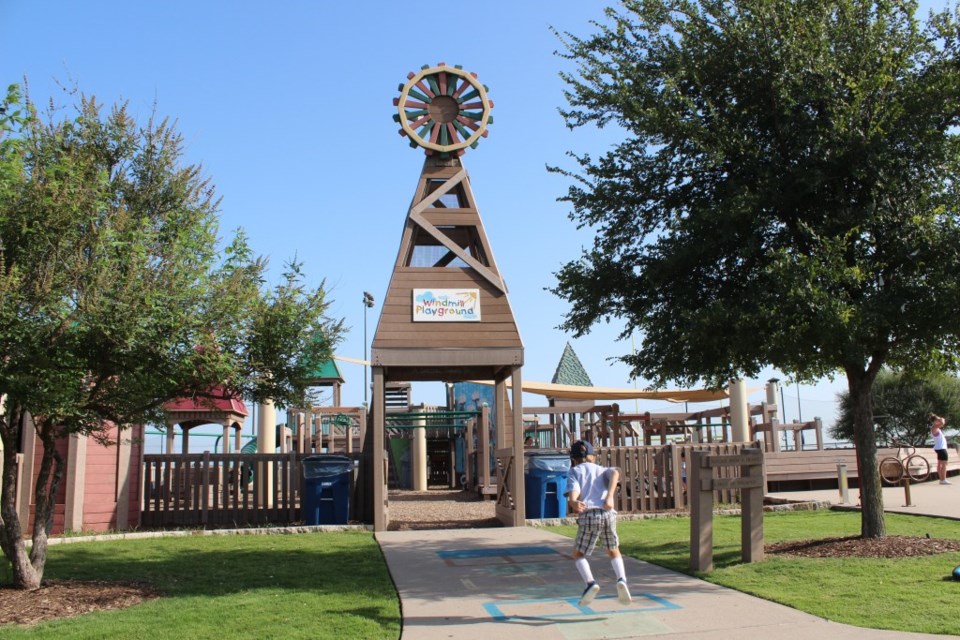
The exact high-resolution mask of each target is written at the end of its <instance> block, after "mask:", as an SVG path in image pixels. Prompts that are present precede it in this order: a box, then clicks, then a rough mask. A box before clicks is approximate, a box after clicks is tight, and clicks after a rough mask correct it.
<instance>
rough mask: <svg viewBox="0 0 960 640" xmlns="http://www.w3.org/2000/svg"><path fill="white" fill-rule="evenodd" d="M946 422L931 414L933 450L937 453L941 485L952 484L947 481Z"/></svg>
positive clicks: (938, 474)
mask: <svg viewBox="0 0 960 640" xmlns="http://www.w3.org/2000/svg"><path fill="white" fill-rule="evenodd" d="M946 423H947V421H946V420H944V419H943V418H941V417H940V416H938V415H935V414H932V413H931V414H930V435H932V436H933V450H934V451H936V453H937V476H938V477H939V478H940V484H950V481H949V480H947V459H948V458H949V456H948V454H947V436H945V435H944V433H943V427H944V425H945V424H946Z"/></svg>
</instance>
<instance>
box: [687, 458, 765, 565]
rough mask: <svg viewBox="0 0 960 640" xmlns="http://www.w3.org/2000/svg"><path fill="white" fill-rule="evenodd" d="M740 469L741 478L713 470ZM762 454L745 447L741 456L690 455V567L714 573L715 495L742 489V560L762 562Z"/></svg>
mask: <svg viewBox="0 0 960 640" xmlns="http://www.w3.org/2000/svg"><path fill="white" fill-rule="evenodd" d="M723 467H739V468H740V477H739V478H738V477H730V476H729V475H728V474H726V473H723V472H721V473H719V477H715V476H716V475H717V474H715V473H714V469H717V470H720V469H721V468H723ZM763 488H764V477H763V453H762V452H761V451H760V449H755V448H744V449H743V450H741V452H740V453H739V454H732V455H709V454H707V453H706V452H702V451H693V452H691V467H690V486H689V489H688V491H689V493H690V497H691V502H690V568H691V569H692V570H693V571H699V572H709V571H712V570H713V492H714V491H717V490H727V491H730V490H733V489H740V490H741V505H740V507H741V510H740V512H741V538H740V540H741V558H742V560H743V561H744V562H757V561H759V560H762V559H763Z"/></svg>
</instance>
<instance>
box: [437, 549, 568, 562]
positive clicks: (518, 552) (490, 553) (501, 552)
mask: <svg viewBox="0 0 960 640" xmlns="http://www.w3.org/2000/svg"><path fill="white" fill-rule="evenodd" d="M553 553H556V554H559V552H558V551H557V550H556V549H551V548H550V547H504V548H501V549H457V550H454V551H438V552H437V555H438V556H440V557H441V558H443V559H444V560H446V559H448V558H457V559H462V558H492V557H496V556H538V555H547V554H553Z"/></svg>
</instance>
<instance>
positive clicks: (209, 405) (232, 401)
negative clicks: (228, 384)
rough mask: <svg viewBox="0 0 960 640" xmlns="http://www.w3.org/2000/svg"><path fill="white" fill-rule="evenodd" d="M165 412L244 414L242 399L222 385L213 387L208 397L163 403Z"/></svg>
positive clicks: (244, 407)
mask: <svg viewBox="0 0 960 640" xmlns="http://www.w3.org/2000/svg"><path fill="white" fill-rule="evenodd" d="M163 408H164V410H165V411H166V412H167V413H175V412H190V413H233V414H236V415H240V416H246V415H247V414H248V412H247V406H246V405H245V404H244V403H243V400H241V399H240V398H237V397H236V396H234V395H232V394H230V393H228V392H227V390H226V389H225V388H224V387H223V386H217V387H214V389H213V391H212V392H211V394H210V397H194V398H177V399H176V400H171V401H170V402H166V403H164V405H163Z"/></svg>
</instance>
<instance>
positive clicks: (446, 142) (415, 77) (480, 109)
mask: <svg viewBox="0 0 960 640" xmlns="http://www.w3.org/2000/svg"><path fill="white" fill-rule="evenodd" d="M393 105H394V106H395V107H397V113H396V114H394V116H393V119H394V121H395V122H398V123H400V126H401V127H402V128H401V129H400V135H402V136H407V137H409V138H410V146H411V147H422V148H423V150H424V151H425V152H426V153H427V155H432V154H434V153H440V154H441V155H457V156H459V155H461V154H463V152H464V150H465V149H466V148H467V147H470V148H471V149H475V148H476V147H477V144H479V142H480V138H485V137H487V135H488V131H487V126H488V125H491V124H493V116H491V115H490V110H491V109H493V100H490V99H489V98H488V97H487V88H486V87H485V86H484V85H482V84H480V82H479V81H478V80H477V74H475V73H468V72H466V71H464V70H463V68H462V67H460V66H459V65H456V66H453V67H451V66H448V65H447V64H445V63H443V62H441V63H440V64H438V65H437V66H436V67H429V66H427V65H424V67H423V68H422V69H420V71H419V72H417V73H414V72H410V73H409V74H408V75H407V83H406V84H402V85H400V97H399V98H394V100H393Z"/></svg>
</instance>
